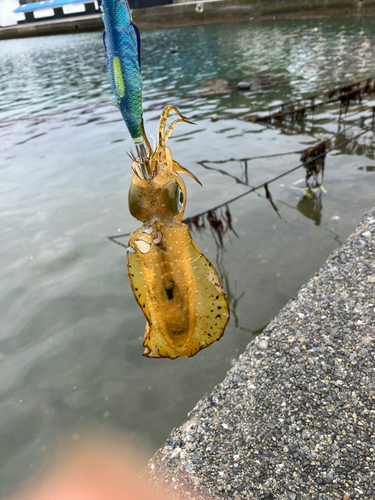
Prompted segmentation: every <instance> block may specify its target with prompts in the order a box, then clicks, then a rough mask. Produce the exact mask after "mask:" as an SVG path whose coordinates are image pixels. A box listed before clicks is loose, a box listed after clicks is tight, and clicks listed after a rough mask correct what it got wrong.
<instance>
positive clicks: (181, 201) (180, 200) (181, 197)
mask: <svg viewBox="0 0 375 500" xmlns="http://www.w3.org/2000/svg"><path fill="white" fill-rule="evenodd" d="M177 196H178V198H177V211H178V213H180V212H181V210H182V208H183V206H184V193H183V192H182V189H181V188H180V186H178V190H177Z"/></svg>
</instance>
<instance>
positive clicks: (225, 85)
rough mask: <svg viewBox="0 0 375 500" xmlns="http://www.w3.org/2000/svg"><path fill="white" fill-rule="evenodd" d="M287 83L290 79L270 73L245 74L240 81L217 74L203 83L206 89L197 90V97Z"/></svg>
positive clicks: (256, 89) (254, 90)
mask: <svg viewBox="0 0 375 500" xmlns="http://www.w3.org/2000/svg"><path fill="white" fill-rule="evenodd" d="M286 83H289V80H287V79H285V78H280V77H278V76H275V75H272V74H269V73H266V74H263V75H252V76H245V77H243V78H242V79H241V81H240V82H238V83H237V82H236V83H235V82H233V81H231V80H229V79H227V78H224V77H217V76H216V77H214V78H209V79H208V80H205V81H204V82H203V83H202V85H203V87H204V89H203V90H201V91H199V92H197V93H196V94H195V95H196V96H197V97H204V96H210V95H220V94H230V93H232V92H234V91H235V90H251V91H252V92H257V91H260V90H264V89H267V88H269V87H272V86H274V85H283V84H286ZM240 84H243V85H240Z"/></svg>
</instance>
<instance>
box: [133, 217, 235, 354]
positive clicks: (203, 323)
mask: <svg viewBox="0 0 375 500" xmlns="http://www.w3.org/2000/svg"><path fill="white" fill-rule="evenodd" d="M127 269H128V277H129V282H130V286H131V288H132V291H133V294H134V296H135V298H136V300H137V302H138V304H139V306H140V307H141V309H142V311H143V313H144V315H145V317H146V320H147V326H146V333H145V338H144V342H143V345H144V347H145V352H144V356H146V357H155V358H170V359H175V358H177V357H183V358H187V357H191V356H194V355H195V354H196V353H197V352H199V351H200V350H201V349H203V348H205V347H207V346H209V345H210V344H212V343H213V342H215V341H216V340H219V339H220V338H221V336H222V335H223V333H224V329H225V327H226V324H227V322H228V320H229V305H228V301H227V298H226V296H225V294H224V291H223V288H222V285H221V282H220V278H219V276H218V274H217V272H216V270H215V268H214V267H213V265H212V264H211V263H210V262H209V261H208V260H207V259H206V257H205V256H204V255H203V254H202V253H201V252H200V251H199V250H198V248H197V247H196V246H195V244H194V242H193V240H192V237H191V234H190V231H189V229H188V227H187V226H186V225H185V224H183V223H180V222H176V221H172V220H167V219H164V220H160V219H159V220H154V221H153V222H152V221H150V222H145V223H144V224H142V225H141V226H140V227H139V228H138V229H137V230H136V231H134V232H133V233H132V234H131V235H130V241H129V246H128V251H127Z"/></svg>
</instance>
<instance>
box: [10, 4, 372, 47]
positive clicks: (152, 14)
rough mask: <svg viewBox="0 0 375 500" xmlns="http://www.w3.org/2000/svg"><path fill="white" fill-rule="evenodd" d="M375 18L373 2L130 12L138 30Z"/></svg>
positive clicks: (73, 22) (44, 26)
mask: <svg viewBox="0 0 375 500" xmlns="http://www.w3.org/2000/svg"><path fill="white" fill-rule="evenodd" d="M358 16H363V17H365V16H375V0H362V1H361V0H203V1H194V2H186V1H181V0H175V3H173V4H171V5H161V6H159V7H150V8H147V9H135V10H133V17H134V20H135V22H136V23H137V25H138V27H139V28H140V29H156V28H173V27H178V26H189V25H194V26H195V25H202V24H213V23H232V22H233V23H234V22H245V21H250V19H254V20H255V21H259V20H266V19H309V18H318V19H320V18H325V17H328V18H338V17H341V18H342V17H358ZM95 30H103V23H102V20H101V15H100V14H95V15H92V16H80V17H79V16H77V17H72V18H67V19H58V20H51V21H43V22H36V23H29V24H20V25H17V26H9V27H6V28H0V40H2V39H3V40H4V39H9V38H21V37H30V36H43V35H53V34H62V33H75V32H80V31H95Z"/></svg>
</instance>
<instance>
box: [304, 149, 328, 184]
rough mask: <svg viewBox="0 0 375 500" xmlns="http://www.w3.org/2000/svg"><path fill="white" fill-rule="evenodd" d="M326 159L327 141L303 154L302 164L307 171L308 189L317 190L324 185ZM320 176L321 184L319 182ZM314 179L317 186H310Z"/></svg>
mask: <svg viewBox="0 0 375 500" xmlns="http://www.w3.org/2000/svg"><path fill="white" fill-rule="evenodd" d="M325 159H326V143H325V141H323V142H320V143H319V144H317V145H316V146H314V147H312V148H308V149H306V150H305V151H304V152H303V153H302V154H301V158H300V160H301V162H302V163H303V166H304V167H305V170H306V175H305V179H306V187H307V188H308V189H315V188H317V187H320V186H321V185H322V183H323V177H324V166H325ZM319 175H320V182H319V180H318V178H319ZM311 177H312V178H313V180H314V183H315V184H310V183H309V179H310V178H311Z"/></svg>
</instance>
